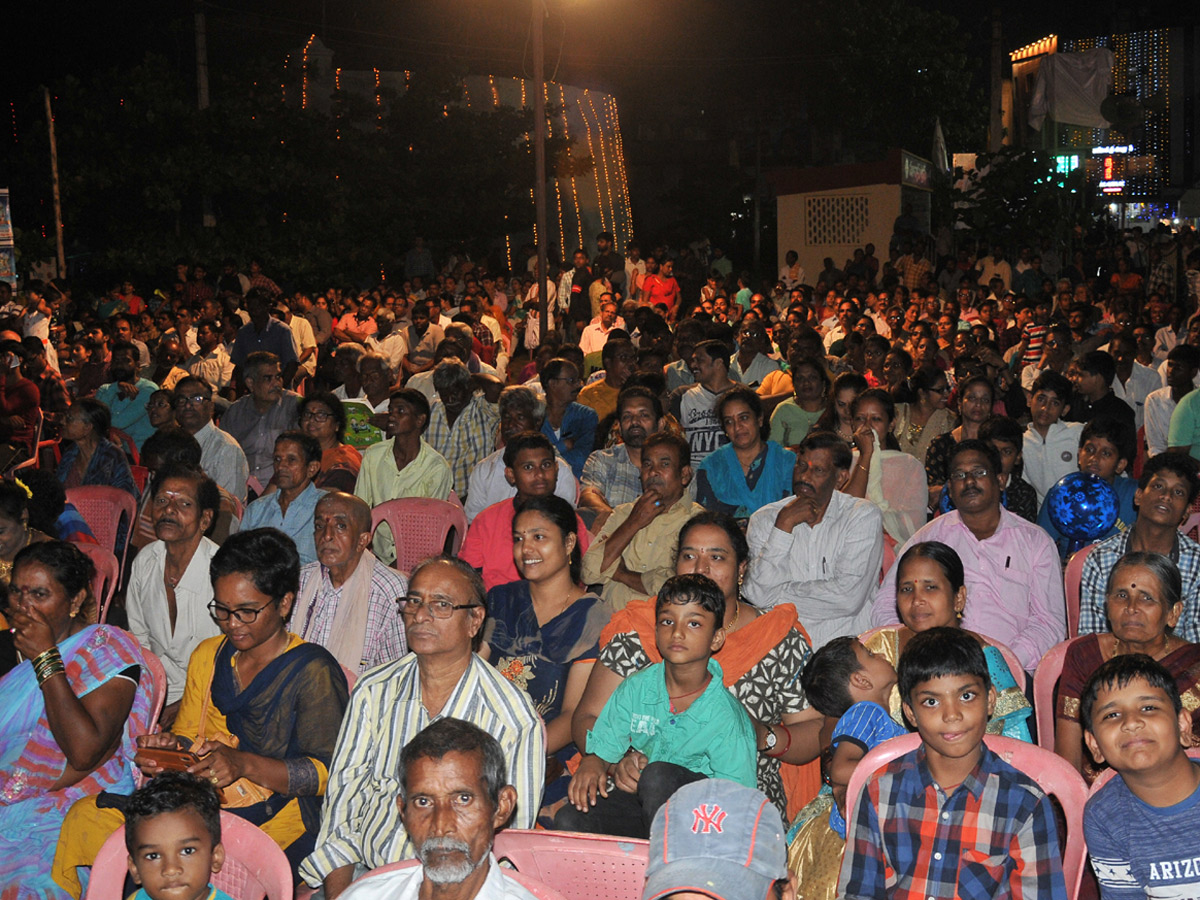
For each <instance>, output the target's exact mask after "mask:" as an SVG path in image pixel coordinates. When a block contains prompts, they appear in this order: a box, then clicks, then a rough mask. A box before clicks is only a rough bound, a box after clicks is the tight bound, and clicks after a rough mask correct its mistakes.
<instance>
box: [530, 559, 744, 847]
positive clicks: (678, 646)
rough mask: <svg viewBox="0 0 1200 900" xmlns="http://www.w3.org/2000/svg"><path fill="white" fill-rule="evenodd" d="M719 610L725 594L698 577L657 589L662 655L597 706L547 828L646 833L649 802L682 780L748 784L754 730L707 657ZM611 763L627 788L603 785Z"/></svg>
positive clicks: (716, 638)
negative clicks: (562, 800)
mask: <svg viewBox="0 0 1200 900" xmlns="http://www.w3.org/2000/svg"><path fill="white" fill-rule="evenodd" d="M724 615H725V597H724V595H723V594H722V593H721V589H720V588H718V587H717V585H716V584H715V583H714V582H713V581H712V580H711V579H709V578H708V577H706V576H704V575H676V576H675V577H674V578H671V579H670V580H668V581H667V583H666V584H664V585H663V586H662V589H661V590H660V591H659V592H658V599H657V601H656V602H655V620H656V621H655V645H656V647H657V648H658V652H659V653H660V654H661V655H662V660H663V661H662V662H661V663H655V664H654V665H652V666H647V667H646V668H644V669H642V670H641V671H640V672H637V673H635V674H634V675H631V676H630V677H629V678H626V679H625V680H624V681H622V682H621V684H620V685H618V686H617V689H616V690H615V691H614V692H613V694H612V696H611V697H609V698H608V702H607V703H605V704H604V708H603V709H602V710H600V715H599V716H598V717H597V718H596V723H595V725H594V726H593V728H592V730H591V731H589V732H588V735H587V754H586V755H585V756H584V757H583V760H582V762H580V764H579V768H578V770H576V772H575V776H574V777H573V778H572V779H571V784H570V787H568V788H567V801H568V804H567V805H566V806H564V807H563V808H562V809H560V810H559V811H558V814H557V815H556V816H555V818H554V827H555V829H557V830H559V831H583V832H588V833H591V834H614V835H621V836H624V837H640V838H645V837H648V836H649V835H650V823H651V821H653V819H654V814H655V812H657V811H658V808H659V807H660V806H662V805H663V804H664V803H665V802H666V801H667V799H668V798H669V797H670V796H671V794H673V793H674V792H675V791H676V790H677V789H678V788H679V787H681V786H683V785H685V784H688V783H689V782H692V781H698V780H700V779H701V778H727V779H729V780H730V781H736V782H737V783H739V784H743V785H745V786H746V787H755V786H756V782H757V773H756V757H757V745H756V741H755V735H754V726H753V725H751V723H750V717H749V716H748V715H747V714H746V711H745V710H744V709H743V708H742V705H741V703H739V702H738V700H737V699H736V698H735V697H734V696H733V694H731V693H730V692H729V691H728V689H726V687H725V684H724V682H723V674H722V672H721V666H720V664H719V663H718V662H717V661H716V660H714V659H713V658H712V655H713V654H714V653H716V652H717V651H718V650H720V649H721V647H722V645H723V644H724V643H725V629H724V628H723V627H722V625H721V623H722V622H723V621H724ZM618 767H620V768H621V771H620V773H619V776H620V778H621V780H627V781H633V782H636V784H637V792H636V793H633V792H630V791H625V790H621V789H619V788H615V787H613V786H612V783H613V782H612V778H613V776H614V775H617V774H618V771H617V770H618Z"/></svg>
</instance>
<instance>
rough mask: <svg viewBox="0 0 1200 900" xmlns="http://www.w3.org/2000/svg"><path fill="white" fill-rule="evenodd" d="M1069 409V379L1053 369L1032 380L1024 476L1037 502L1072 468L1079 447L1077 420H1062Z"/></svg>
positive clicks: (1025, 442)
mask: <svg viewBox="0 0 1200 900" xmlns="http://www.w3.org/2000/svg"><path fill="white" fill-rule="evenodd" d="M1070 411H1071V382H1069V381H1067V379H1066V377H1065V376H1063V375H1059V374H1058V373H1057V372H1043V373H1042V374H1041V375H1039V376H1038V377H1037V379H1036V380H1035V381H1034V382H1033V387H1032V388H1031V389H1030V394H1029V413H1030V417H1031V420H1030V422H1029V427H1028V428H1026V429H1025V439H1024V449H1023V450H1022V454H1021V455H1022V456H1023V457H1024V459H1025V480H1026V481H1028V482H1029V483H1030V484H1031V485H1033V489H1034V490H1035V491H1036V492H1037V502H1038V506H1041V504H1042V501H1043V500H1045V499H1046V491H1048V490H1050V488H1052V487H1053V486H1054V483H1055V482H1056V481H1058V479H1060V478H1062V477H1063V476H1064V475H1066V474H1068V473H1070V472H1074V471H1075V469H1076V466H1075V453H1076V451H1077V450H1078V448H1079V433H1080V432H1081V431H1083V426H1082V425H1081V424H1079V423H1078V422H1064V421H1062V417H1063V416H1064V415H1065V414H1066V413H1068V412H1070Z"/></svg>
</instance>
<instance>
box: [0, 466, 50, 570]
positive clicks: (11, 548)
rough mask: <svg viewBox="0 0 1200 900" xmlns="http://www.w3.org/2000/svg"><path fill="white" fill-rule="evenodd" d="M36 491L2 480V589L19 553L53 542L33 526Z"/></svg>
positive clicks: (0, 526)
mask: <svg viewBox="0 0 1200 900" xmlns="http://www.w3.org/2000/svg"><path fill="white" fill-rule="evenodd" d="M31 500H33V492H32V491H31V490H30V489H29V488H28V487H27V486H26V485H25V484H23V483H22V482H21V480H20V479H15V480H13V481H0V587H3V586H6V585H7V584H8V582H9V579H10V578H11V576H12V569H13V561H14V560H15V559H16V557H17V554H19V553H20V552H21V551H22V550H24V549H25V548H26V547H28V546H29V545H31V544H39V543H43V542H45V541H51V540H54V537H53V536H52V535H49V534H46V533H45V532H43V531H40V530H38V529H35V528H34V527H33V526H32V525H31V524H30V518H31V506H30V501H31Z"/></svg>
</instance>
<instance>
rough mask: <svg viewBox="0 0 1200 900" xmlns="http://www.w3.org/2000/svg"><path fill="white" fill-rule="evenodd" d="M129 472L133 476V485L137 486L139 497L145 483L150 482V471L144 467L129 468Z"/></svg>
mask: <svg viewBox="0 0 1200 900" xmlns="http://www.w3.org/2000/svg"><path fill="white" fill-rule="evenodd" d="M129 472H130V474H131V475H133V483H134V484H135V485H136V486H137V489H138V495H139V496H140V495H141V494H142V493H143V492H144V491H145V490H146V482H148V481H149V480H150V470H149V469H147V468H146V467H145V466H130V467H129Z"/></svg>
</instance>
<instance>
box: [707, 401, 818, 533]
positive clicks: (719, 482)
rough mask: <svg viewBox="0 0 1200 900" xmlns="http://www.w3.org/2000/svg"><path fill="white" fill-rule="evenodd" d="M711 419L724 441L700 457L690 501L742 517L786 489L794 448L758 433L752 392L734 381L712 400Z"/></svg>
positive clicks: (757, 404)
mask: <svg viewBox="0 0 1200 900" xmlns="http://www.w3.org/2000/svg"><path fill="white" fill-rule="evenodd" d="M717 419H718V420H719V421H720V423H721V427H722V428H723V429H724V430H725V436H726V437H727V438H729V441H730V442H729V443H728V444H726V445H725V446H724V447H721V448H720V449H719V450H717V451H715V452H713V453H710V454H709V455H708V456H707V457H706V458H705V460H704V462H702V463H700V468H699V469H698V470H697V472H696V502H697V503H699V504H700V505H701V506H703V507H704V508H705V509H708V510H719V511H720V512H724V513H728V514H729V515H731V516H733V517H734V518H735V519H739V520H745V519H749V518H750V516H751V514H753V513H754V512H755V510H757V509H759V508H760V507H762V506H766V505H767V504H768V503H774V502H775V501H776V500H782V499H783V498H784V497H786V496H788V495H789V494H791V492H792V470H793V469H794V468H795V467H796V454H795V453H793V452H792V451H791V450H785V449H784V448H783V447H781V446H780V445H779V444H777V443H775V442H774V441H768V440H765V439H764V433H763V408H762V400H761V399H759V396H758V394H756V393H755V392H754V391H752V390H751V389H750V388H748V387H744V386H740V385H739V386H738V387H734V388H730V389H729V390H728V391H726V392H725V393H724V394H723V395H722V396H721V399H720V400H718V401H717Z"/></svg>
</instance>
